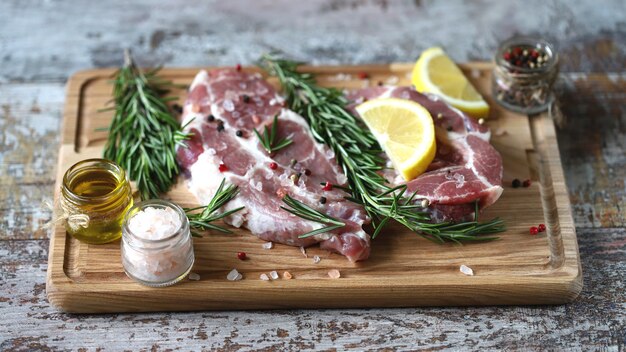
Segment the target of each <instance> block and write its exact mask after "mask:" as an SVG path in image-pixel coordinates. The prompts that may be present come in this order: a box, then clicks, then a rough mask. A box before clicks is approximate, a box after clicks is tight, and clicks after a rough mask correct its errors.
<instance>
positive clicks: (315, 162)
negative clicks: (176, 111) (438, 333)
mask: <svg viewBox="0 0 626 352" xmlns="http://www.w3.org/2000/svg"><path fill="white" fill-rule="evenodd" d="M274 116H278V138H277V140H280V139H282V138H283V137H288V138H291V139H292V140H293V143H292V144H291V145H289V146H287V147H286V148H284V149H281V150H279V151H277V152H276V153H275V154H273V155H268V154H267V152H266V151H265V150H264V149H263V148H262V146H261V144H260V143H259V140H258V138H257V137H256V135H255V134H254V132H253V131H252V130H253V129H257V130H258V131H259V132H261V131H262V130H263V127H264V126H269V125H271V123H272V121H273V118H274ZM182 119H183V124H187V123H189V122H190V123H189V125H187V127H186V131H187V132H192V133H193V136H192V137H191V139H190V140H188V141H187V148H179V149H178V153H177V159H178V162H179V164H180V165H181V166H182V168H183V169H184V171H185V174H186V175H187V176H188V177H189V188H190V190H191V191H192V192H193V193H194V194H195V195H196V197H197V198H198V201H199V202H200V203H201V204H206V203H208V202H209V201H210V199H211V197H212V196H213V194H214V193H215V190H216V189H217V187H218V185H219V184H220V182H221V181H222V179H223V178H226V182H227V183H229V184H234V185H237V186H239V189H240V194H239V195H238V196H237V197H236V198H235V199H233V200H232V201H231V202H229V203H228V204H227V205H226V206H225V207H226V209H225V210H228V209H234V208H237V207H240V206H245V210H243V211H241V212H238V213H236V214H234V215H232V216H230V217H228V218H227V219H225V220H226V222H228V223H230V224H231V225H233V226H236V227H240V226H245V227H247V228H248V229H249V230H250V231H251V232H252V233H253V234H254V235H256V236H258V237H260V238H262V239H264V240H266V241H273V242H280V243H284V244H287V245H291V246H309V245H312V244H314V243H318V242H319V243H320V246H321V247H322V248H326V249H329V250H332V251H335V252H338V253H341V254H343V255H345V256H346V257H347V258H348V259H350V260H351V261H357V260H363V259H366V258H367V257H368V255H369V253H370V238H369V235H368V234H367V233H365V231H363V229H362V225H363V224H365V223H367V222H369V219H368V217H367V215H366V213H365V211H364V209H363V208H362V207H361V206H359V205H356V204H354V203H352V202H349V201H347V200H345V199H344V197H345V196H347V195H348V194H347V193H346V192H344V191H342V190H340V189H338V188H334V189H332V190H326V191H325V190H323V189H322V186H321V185H320V184H321V183H325V182H330V183H332V184H338V185H345V184H346V177H345V176H344V175H343V174H342V173H341V171H340V169H339V167H338V165H337V163H336V161H335V158H334V154H333V152H332V151H331V150H329V149H328V148H327V147H326V146H324V145H322V144H319V143H317V142H316V141H315V140H314V139H313V137H312V135H311V133H310V131H309V127H308V125H307V124H306V121H305V120H304V119H303V118H302V117H301V116H299V115H297V114H296V113H294V112H293V111H290V110H288V109H286V108H284V107H283V105H282V98H281V97H280V96H278V95H277V94H276V91H275V90H274V89H273V87H272V86H270V85H269V84H268V83H267V82H266V81H265V80H263V79H262V78H261V76H260V75H258V74H248V73H244V72H237V71H235V70H215V71H211V72H209V73H207V72H206V71H201V72H200V73H198V75H197V76H196V78H195V79H194V81H193V83H192V85H191V87H190V91H189V96H188V99H187V102H186V103H185V106H184V110H183V116H182ZM287 194H289V195H290V196H291V197H293V198H295V199H297V200H299V201H301V202H303V203H305V204H307V205H309V206H311V207H313V208H315V209H318V210H320V211H322V212H324V213H327V214H329V215H330V216H333V217H335V218H337V219H340V220H342V221H343V222H344V223H345V224H346V226H345V227H343V228H341V229H339V230H336V231H335V232H333V233H329V234H321V235H317V236H313V237H308V238H298V236H299V235H301V234H303V233H305V232H308V231H312V230H315V229H318V228H320V227H321V225H320V224H318V223H315V222H311V221H308V220H304V219H302V218H300V217H297V216H295V215H292V214H290V213H288V212H286V211H284V210H283V209H281V208H280V206H281V205H284V203H283V202H282V198H283V196H285V195H287Z"/></svg>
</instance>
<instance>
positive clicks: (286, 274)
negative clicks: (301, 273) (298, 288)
mask: <svg viewBox="0 0 626 352" xmlns="http://www.w3.org/2000/svg"><path fill="white" fill-rule="evenodd" d="M292 277H293V276H291V273H290V272H288V271H285V272H284V273H283V278H284V279H285V280H291V278H292Z"/></svg>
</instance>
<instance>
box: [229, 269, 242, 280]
mask: <svg viewBox="0 0 626 352" xmlns="http://www.w3.org/2000/svg"><path fill="white" fill-rule="evenodd" d="M241 278H242V275H241V274H240V273H239V271H237V269H233V270H231V271H230V272H229V273H228V275H226V279H228V281H237V280H241Z"/></svg>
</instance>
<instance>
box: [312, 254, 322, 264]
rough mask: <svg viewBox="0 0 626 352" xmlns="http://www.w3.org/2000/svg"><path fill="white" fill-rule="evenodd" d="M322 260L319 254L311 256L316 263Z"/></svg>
mask: <svg viewBox="0 0 626 352" xmlns="http://www.w3.org/2000/svg"><path fill="white" fill-rule="evenodd" d="M321 260H322V258H320V256H319V255H316V256H315V257H313V263H315V264H317V263H319V262H320V261H321Z"/></svg>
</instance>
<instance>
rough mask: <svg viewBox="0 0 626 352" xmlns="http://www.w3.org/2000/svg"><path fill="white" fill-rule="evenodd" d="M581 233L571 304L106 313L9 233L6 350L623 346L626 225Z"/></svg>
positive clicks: (1, 273)
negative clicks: (69, 304)
mask: <svg viewBox="0 0 626 352" xmlns="http://www.w3.org/2000/svg"><path fill="white" fill-rule="evenodd" d="M578 235H579V237H580V238H581V243H580V244H581V246H580V251H581V257H582V265H583V268H584V269H585V273H590V274H589V275H585V277H584V281H585V282H584V285H585V287H586V289H585V290H583V292H582V293H581V295H580V296H579V298H578V299H577V300H575V301H574V302H572V303H570V304H568V305H560V306H517V307H516V306H510V307H461V308H454V307H449V308H395V309H391V308H387V309H331V310H328V309H321V310H280V311H223V312H195V313H193V312H190V313H150V314H145V313H137V314H100V315H85V314H78V315H77V314H65V313H60V312H59V311H58V310H57V309H56V308H54V307H52V306H50V304H49V303H48V302H47V300H46V294H45V287H44V286H45V285H44V282H45V276H46V262H47V255H48V244H47V241H45V240H28V241H12V242H7V241H0V279H1V280H0V309H1V310H2V312H3V320H2V322H3V323H2V324H0V349H1V350H7V351H11V350H15V351H24V350H45V349H50V350H63V349H66V348H70V347H82V348H85V349H88V350H96V349H103V350H134V351H137V350H150V349H154V350H170V349H171V350H201V349H216V350H220V351H234V350H253V349H267V350H271V349H273V350H293V351H300V350H332V349H337V350H354V351H362V350H367V349H379V348H383V347H386V348H389V349H392V348H397V349H400V350H407V349H442V350H450V351H458V350H478V349H480V350H535V351H542V350H545V349H546V348H547V347H549V346H552V347H554V349H556V350H568V351H589V350H607V349H611V348H614V349H617V346H623V345H624V344H625V343H626V336H624V329H626V323H625V322H626V303H625V302H626V294H625V292H626V290H625V289H626V286H625V284H624V281H623V280H622V278H623V277H624V276H625V275H626V268H625V267H624V265H623V263H622V261H623V258H624V256H625V255H626V230H625V229H591V228H582V229H579V232H578ZM512 336H515V337H514V338H512Z"/></svg>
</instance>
